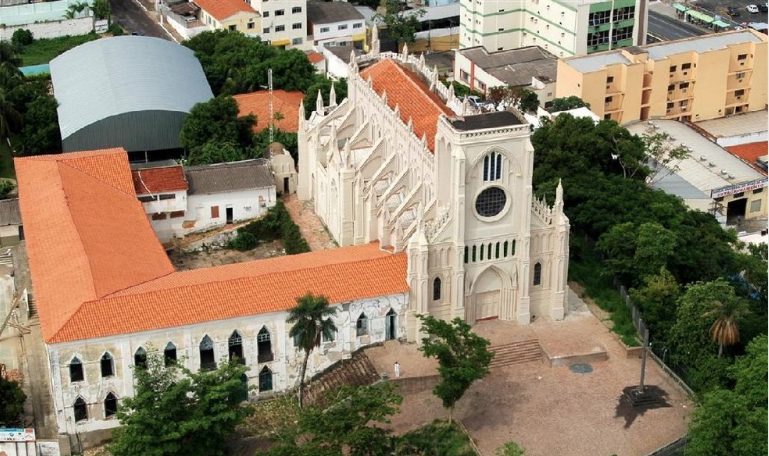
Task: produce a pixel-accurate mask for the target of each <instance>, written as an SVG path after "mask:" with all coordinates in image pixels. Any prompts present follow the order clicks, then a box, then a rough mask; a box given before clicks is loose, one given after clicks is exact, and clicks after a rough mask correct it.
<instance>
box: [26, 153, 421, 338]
mask: <svg viewBox="0 0 769 456" xmlns="http://www.w3.org/2000/svg"><path fill="white" fill-rule="evenodd" d="M16 172H17V176H18V179H19V193H20V201H21V213H22V216H23V218H24V222H25V235H26V239H27V251H28V256H29V265H30V271H31V274H32V281H33V284H34V287H35V297H36V301H37V305H38V311H39V315H40V322H41V326H42V332H43V338H44V339H45V341H46V342H47V343H61V342H68V341H76V340H82V339H92V338H98V337H108V336H113V335H117V334H127V333H133V332H138V331H147V330H152V329H160V328H169V327H174V326H181V325H189V324H196V323H205V322H207V321H212V320H222V319H228V318H235V317H243V316H248V315H255V314H259V313H267V312H278V311H283V310H287V309H289V308H291V307H293V306H294V305H295V299H296V297H298V296H301V295H304V294H305V293H307V292H308V291H309V292H313V293H315V294H323V295H325V296H327V297H328V298H329V301H330V302H332V303H335V304H338V303H342V302H349V301H352V300H356V299H365V298H371V297H375V296H384V295H392V294H399V293H405V292H407V291H408V285H407V283H406V281H405V280H404V277H406V267H407V266H406V256H405V254H397V255H394V254H392V253H390V252H387V251H385V250H381V249H380V248H379V245H378V244H376V243H372V244H367V245H361V246H356V247H345V248H340V249H334V250H326V251H317V252H311V253H306V254H302V255H294V256H288V257H279V258H273V259H268V260H260V261H251V262H246V263H239V264H232V265H226V266H219V267H214V268H206V269H196V270H192V271H185V272H175V271H174V270H173V267H172V266H171V264H170V261H169V260H168V257H167V256H166V254H165V252H164V251H163V249H162V246H161V245H160V242H159V241H158V239H157V237H156V236H155V233H154V231H153V230H152V227H151V226H150V223H149V221H148V219H147V217H146V214H145V213H144V210H143V208H142V206H141V203H140V202H139V201H138V200H137V199H136V195H135V194H134V191H133V189H134V186H133V182H132V179H131V173H130V168H129V165H128V159H127V156H126V154H125V152H124V151H123V150H120V149H113V150H102V151H91V152H73V153H69V154H63V155H53V156H37V157H27V158H17V159H16Z"/></svg>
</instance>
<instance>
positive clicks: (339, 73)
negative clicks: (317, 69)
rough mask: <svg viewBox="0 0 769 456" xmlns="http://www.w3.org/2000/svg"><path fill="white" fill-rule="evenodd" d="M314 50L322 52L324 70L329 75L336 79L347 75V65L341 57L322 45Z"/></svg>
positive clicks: (309, 107)
mask: <svg viewBox="0 0 769 456" xmlns="http://www.w3.org/2000/svg"><path fill="white" fill-rule="evenodd" d="M315 50H317V51H318V52H321V53H323V57H324V58H325V59H326V72H327V73H328V75H329V76H331V77H334V78H338V79H341V78H347V77H349V72H348V66H347V64H346V63H344V61H343V60H342V59H340V58H339V57H337V56H336V55H334V54H333V53H332V52H331V51H329V50H327V49H326V48H324V47H317V48H315ZM306 108H307V109H315V107H314V106H307V107H306Z"/></svg>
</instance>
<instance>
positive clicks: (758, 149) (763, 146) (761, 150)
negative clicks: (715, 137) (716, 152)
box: [726, 141, 769, 175]
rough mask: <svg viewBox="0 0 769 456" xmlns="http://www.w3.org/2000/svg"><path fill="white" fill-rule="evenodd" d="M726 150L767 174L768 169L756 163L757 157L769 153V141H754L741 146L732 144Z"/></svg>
mask: <svg viewBox="0 0 769 456" xmlns="http://www.w3.org/2000/svg"><path fill="white" fill-rule="evenodd" d="M726 150H728V151H729V152H731V153H732V154H733V155H736V156H738V157H740V158H741V159H743V160H744V161H745V162H747V163H748V164H749V165H750V166H752V167H753V168H755V169H757V170H758V171H760V172H761V173H762V174H763V175H766V170H765V169H763V168H761V167H760V166H758V165H756V159H757V158H758V157H762V156H764V155H767V154H769V143H768V142H766V141H763V142H754V143H750V144H740V145H739V146H730V147H727V148H726Z"/></svg>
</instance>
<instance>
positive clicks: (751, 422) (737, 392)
mask: <svg viewBox="0 0 769 456" xmlns="http://www.w3.org/2000/svg"><path fill="white" fill-rule="evenodd" d="M766 366H767V337H766V335H763V336H760V337H757V338H756V339H754V340H753V341H751V343H750V344H748V346H747V349H746V352H745V355H744V356H741V357H739V358H737V360H736V361H735V363H734V365H732V366H731V367H730V368H729V376H730V379H731V380H733V381H734V382H735V386H734V390H731V391H730V390H726V389H717V390H715V391H711V392H709V393H706V394H705V395H704V398H703V401H702V406H701V407H699V408H697V409H696V410H695V411H694V413H692V421H691V423H690V425H689V439H690V441H689V444H688V445H687V447H686V452H685V454H686V456H752V455H760V454H767V451H768V449H767V440H769V438H768V437H769V436H767V424H768V423H767V386H768V384H767V369H766Z"/></svg>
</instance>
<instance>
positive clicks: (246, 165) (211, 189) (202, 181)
mask: <svg viewBox="0 0 769 456" xmlns="http://www.w3.org/2000/svg"><path fill="white" fill-rule="evenodd" d="M184 174H185V175H186V176H187V182H189V185H190V187H189V194H190V195H211V194H214V193H227V192H238V191H241V190H252V189H257V188H266V187H272V186H273V185H275V182H274V181H273V179H272V174H271V173H270V169H269V167H268V166H267V163H266V161H265V160H244V161H239V162H232V163H216V164H213V165H200V166H188V167H186V168H185V169H184Z"/></svg>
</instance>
